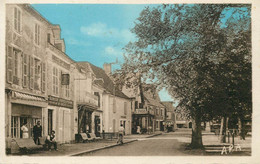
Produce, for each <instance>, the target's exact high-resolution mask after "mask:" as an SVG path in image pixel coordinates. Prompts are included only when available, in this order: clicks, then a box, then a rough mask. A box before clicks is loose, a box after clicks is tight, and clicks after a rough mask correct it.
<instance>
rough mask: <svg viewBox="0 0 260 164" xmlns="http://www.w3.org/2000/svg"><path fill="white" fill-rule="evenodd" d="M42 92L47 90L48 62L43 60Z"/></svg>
mask: <svg viewBox="0 0 260 164" xmlns="http://www.w3.org/2000/svg"><path fill="white" fill-rule="evenodd" d="M41 79H42V92H45V91H46V63H44V62H42V78H41Z"/></svg>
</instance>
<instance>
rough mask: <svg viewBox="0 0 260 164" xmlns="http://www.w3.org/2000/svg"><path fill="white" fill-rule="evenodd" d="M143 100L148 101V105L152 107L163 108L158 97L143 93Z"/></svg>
mask: <svg viewBox="0 0 260 164" xmlns="http://www.w3.org/2000/svg"><path fill="white" fill-rule="evenodd" d="M144 99H145V100H147V101H148V103H149V104H151V105H153V106H157V107H160V108H163V107H164V106H163V105H162V104H161V101H160V97H159V96H158V95H156V96H154V97H153V96H152V95H151V94H149V93H147V92H145V93H144Z"/></svg>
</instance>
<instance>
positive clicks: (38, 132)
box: [21, 121, 125, 150]
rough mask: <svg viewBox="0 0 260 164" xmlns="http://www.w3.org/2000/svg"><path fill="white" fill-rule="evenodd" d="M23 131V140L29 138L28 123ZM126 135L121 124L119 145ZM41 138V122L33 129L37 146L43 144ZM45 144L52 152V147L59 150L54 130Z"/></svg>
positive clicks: (22, 128)
mask: <svg viewBox="0 0 260 164" xmlns="http://www.w3.org/2000/svg"><path fill="white" fill-rule="evenodd" d="M21 131H22V138H29V130H28V127H27V123H24V124H23V126H22V127H21ZM124 133H125V129H124V127H123V124H121V125H120V127H119V129H118V140H117V143H118V144H123V136H124ZM40 137H42V126H41V122H40V121H37V124H36V125H35V126H34V127H33V140H34V143H35V144H37V145H40V144H41V143H40ZM45 143H46V144H47V145H48V149H49V150H51V146H52V145H53V146H54V149H55V150H58V149H57V142H56V136H55V131H54V130H52V132H51V134H50V135H48V136H47V139H46V141H45Z"/></svg>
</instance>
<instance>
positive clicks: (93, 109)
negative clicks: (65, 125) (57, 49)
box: [74, 63, 103, 137]
mask: <svg viewBox="0 0 260 164" xmlns="http://www.w3.org/2000/svg"><path fill="white" fill-rule="evenodd" d="M94 80H95V77H94V73H93V72H92V70H91V68H90V67H89V65H88V64H86V65H85V64H84V63H77V69H76V73H75V79H74V81H75V95H76V103H77V114H78V117H77V122H78V126H77V128H78V129H77V133H94V134H95V135H96V136H98V137H99V136H101V133H102V130H103V127H102V124H103V104H102V103H101V102H102V93H103V89H102V88H100V87H97V86H95V84H94ZM77 133H76V134H77Z"/></svg>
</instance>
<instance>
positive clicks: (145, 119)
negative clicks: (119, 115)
mask: <svg viewBox="0 0 260 164" xmlns="http://www.w3.org/2000/svg"><path fill="white" fill-rule="evenodd" d="M130 82H131V81H130ZM122 91H123V92H124V93H125V94H126V95H128V96H129V97H131V98H132V100H133V104H134V108H133V109H132V133H137V129H138V127H140V129H141V133H146V132H149V131H150V132H154V131H163V130H164V119H165V107H164V106H163V105H162V104H161V101H160V98H159V95H158V91H157V90H156V88H155V87H154V86H153V85H152V84H140V85H139V86H137V87H136V88H128V87H126V86H123V87H122Z"/></svg>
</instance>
